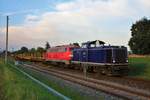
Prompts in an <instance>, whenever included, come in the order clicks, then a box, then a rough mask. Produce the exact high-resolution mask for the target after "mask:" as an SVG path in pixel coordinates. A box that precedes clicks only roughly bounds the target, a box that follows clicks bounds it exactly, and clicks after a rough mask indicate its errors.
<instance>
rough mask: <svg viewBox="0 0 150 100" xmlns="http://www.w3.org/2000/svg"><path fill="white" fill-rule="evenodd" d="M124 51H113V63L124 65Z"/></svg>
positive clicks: (125, 56)
mask: <svg viewBox="0 0 150 100" xmlns="http://www.w3.org/2000/svg"><path fill="white" fill-rule="evenodd" d="M126 58H127V55H126V50H125V49H114V61H115V63H126Z"/></svg>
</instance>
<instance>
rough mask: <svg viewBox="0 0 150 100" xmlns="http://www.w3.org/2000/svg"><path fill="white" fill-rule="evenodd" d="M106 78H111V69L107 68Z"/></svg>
mask: <svg viewBox="0 0 150 100" xmlns="http://www.w3.org/2000/svg"><path fill="white" fill-rule="evenodd" d="M106 74H107V76H112V69H111V68H107V73H106Z"/></svg>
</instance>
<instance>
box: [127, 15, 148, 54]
mask: <svg viewBox="0 0 150 100" xmlns="http://www.w3.org/2000/svg"><path fill="white" fill-rule="evenodd" d="M128 44H129V46H130V48H131V50H132V52H133V53H134V54H150V20H148V19H147V18H145V17H144V18H142V19H141V20H139V21H137V22H136V23H135V24H133V25H132V27H131V38H130V40H129V43H128Z"/></svg>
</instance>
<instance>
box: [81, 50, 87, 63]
mask: <svg viewBox="0 0 150 100" xmlns="http://www.w3.org/2000/svg"><path fill="white" fill-rule="evenodd" d="M80 53H81V54H80V60H81V61H82V62H88V49H83V50H81V52H80Z"/></svg>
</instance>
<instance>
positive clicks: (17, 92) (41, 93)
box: [0, 59, 60, 100]
mask: <svg viewBox="0 0 150 100" xmlns="http://www.w3.org/2000/svg"><path fill="white" fill-rule="evenodd" d="M0 100H60V98H59V97H57V96H55V95H53V94H50V93H49V92H48V91H47V90H46V89H44V88H43V87H41V86H40V85H38V84H37V83H35V82H33V81H32V80H30V79H29V78H28V77H26V76H25V75H23V74H22V73H20V72H18V71H17V70H16V69H14V68H12V67H11V66H9V65H6V64H4V63H3V61H2V60H1V59H0Z"/></svg>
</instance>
